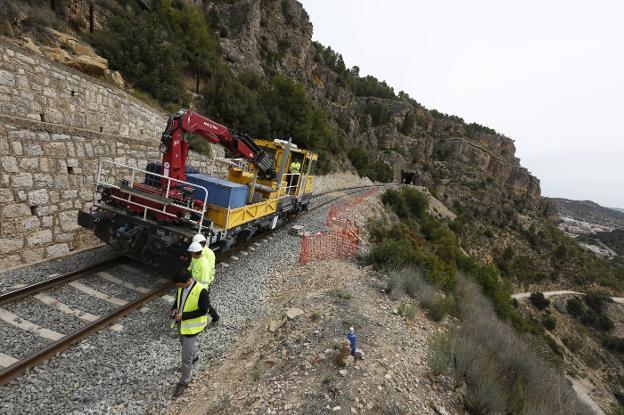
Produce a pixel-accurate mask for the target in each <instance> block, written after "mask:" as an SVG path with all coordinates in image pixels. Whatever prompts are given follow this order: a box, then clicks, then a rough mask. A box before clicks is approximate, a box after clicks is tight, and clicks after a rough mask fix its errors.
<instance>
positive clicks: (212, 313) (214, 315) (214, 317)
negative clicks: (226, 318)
mask: <svg viewBox="0 0 624 415" xmlns="http://www.w3.org/2000/svg"><path fill="white" fill-rule="evenodd" d="M208 315H209V316H210V318H211V319H212V321H217V320H219V314H217V310H215V308H214V307H213V306H212V304H211V303H210V289H209V290H208Z"/></svg>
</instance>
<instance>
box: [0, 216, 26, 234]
mask: <svg viewBox="0 0 624 415" xmlns="http://www.w3.org/2000/svg"><path fill="white" fill-rule="evenodd" d="M23 233H24V229H23V228H22V224H21V221H20V220H19V219H14V220H6V219H4V220H2V222H0V236H2V237H3V238H13V237H15V236H16V235H21V234H23Z"/></svg>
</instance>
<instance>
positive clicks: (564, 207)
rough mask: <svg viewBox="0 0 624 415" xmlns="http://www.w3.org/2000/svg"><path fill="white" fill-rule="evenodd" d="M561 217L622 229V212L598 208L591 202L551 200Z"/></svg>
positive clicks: (623, 221)
mask: <svg viewBox="0 0 624 415" xmlns="http://www.w3.org/2000/svg"><path fill="white" fill-rule="evenodd" d="M550 200H552V201H553V202H554V203H555V204H556V205H557V206H559V211H560V212H561V216H570V217H572V218H574V219H577V220H582V221H584V222H589V223H597V224H600V225H604V226H609V227H612V228H619V229H624V210H622V209H614V208H607V207H604V206H600V205H599V204H598V203H595V202H592V201H591V200H570V199H558V198H551V199H550Z"/></svg>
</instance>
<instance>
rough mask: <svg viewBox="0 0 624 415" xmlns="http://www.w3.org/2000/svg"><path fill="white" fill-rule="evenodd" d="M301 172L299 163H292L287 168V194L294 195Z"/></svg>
mask: <svg viewBox="0 0 624 415" xmlns="http://www.w3.org/2000/svg"><path fill="white" fill-rule="evenodd" d="M300 171H301V163H299V162H298V161H292V162H291V163H290V166H289V168H288V172H289V173H290V184H289V185H288V188H289V192H290V193H295V192H296V190H297V185H298V184H299V172H300Z"/></svg>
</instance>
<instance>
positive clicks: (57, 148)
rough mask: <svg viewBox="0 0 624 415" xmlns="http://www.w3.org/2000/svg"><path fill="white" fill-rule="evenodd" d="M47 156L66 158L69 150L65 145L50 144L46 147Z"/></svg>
mask: <svg viewBox="0 0 624 415" xmlns="http://www.w3.org/2000/svg"><path fill="white" fill-rule="evenodd" d="M45 149H46V155H47V156H48V157H66V156H67V149H66V148H65V143H48V144H46V145H45Z"/></svg>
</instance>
